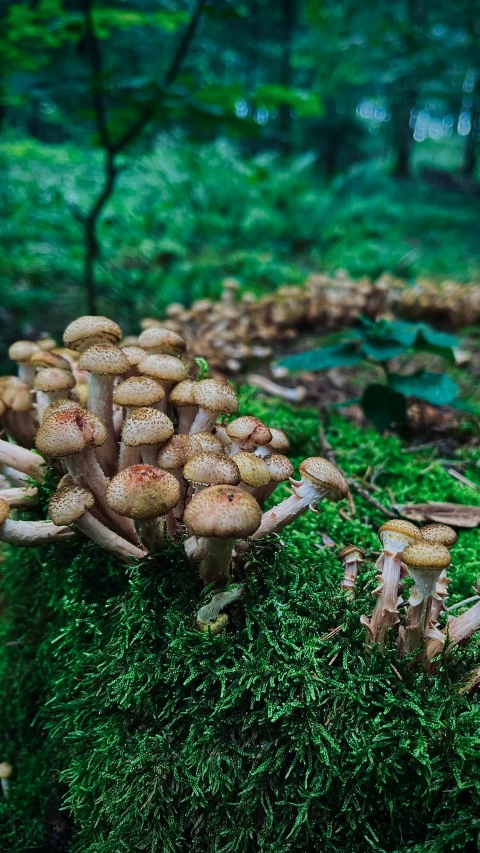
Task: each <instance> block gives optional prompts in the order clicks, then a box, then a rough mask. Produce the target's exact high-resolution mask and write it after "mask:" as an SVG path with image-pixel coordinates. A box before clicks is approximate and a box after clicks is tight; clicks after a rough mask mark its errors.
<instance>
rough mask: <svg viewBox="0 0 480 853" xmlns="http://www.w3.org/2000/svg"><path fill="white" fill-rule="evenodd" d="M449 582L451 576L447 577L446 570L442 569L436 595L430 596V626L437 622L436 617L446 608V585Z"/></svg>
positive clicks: (447, 585)
mask: <svg viewBox="0 0 480 853" xmlns="http://www.w3.org/2000/svg"><path fill="white" fill-rule="evenodd" d="M450 583H451V578H449V577H447V570H446V569H443V570H442V573H441V575H440V577H439V578H438V581H437V588H436V595H435V598H432V604H431V608H430V623H431V625H432V626H434V625H436V624H437V623H438V617H439V616H440V613H442V611H444V610H446V606H445V601H446V599H447V598H448V587H449V585H450Z"/></svg>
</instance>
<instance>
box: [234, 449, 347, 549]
mask: <svg viewBox="0 0 480 853" xmlns="http://www.w3.org/2000/svg"><path fill="white" fill-rule="evenodd" d="M299 471H300V474H301V480H300V481H299V482H297V481H295V480H291V481H290V482H291V483H292V487H293V495H291V496H290V497H288V498H285V500H283V501H282V502H281V503H280V504H277V506H274V507H272V509H269V510H268V511H267V512H264V513H263V516H262V523H261V525H260V526H259V528H258V529H257V530H256V532H255V533H254V534H253V535H252V537H251V538H252V539H263V537H264V536H268V535H269V534H270V533H278V531H280V530H283V528H284V527H286V525H287V524H290V523H291V522H292V521H294V520H295V519H296V518H298V517H299V516H300V515H302V513H304V512H306V510H307V509H309V508H311V507H315V505H316V504H317V503H320V501H322V500H325V499H326V500H329V501H341V500H343V498H345V497H346V496H347V494H348V483H347V481H346V480H345V477H344V476H343V474H342V473H341V471H339V470H338V468H337V467H336V465H333V463H332V462H329V461H328V459H324V458H323V457H322V456H311V457H309V458H308V459H304V460H303V462H301V463H300V465H299Z"/></svg>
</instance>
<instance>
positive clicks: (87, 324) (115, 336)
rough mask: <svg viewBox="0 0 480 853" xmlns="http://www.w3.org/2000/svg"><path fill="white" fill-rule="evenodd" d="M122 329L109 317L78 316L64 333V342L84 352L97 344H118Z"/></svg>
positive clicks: (71, 347)
mask: <svg viewBox="0 0 480 853" xmlns="http://www.w3.org/2000/svg"><path fill="white" fill-rule="evenodd" d="M121 338H122V330H121V328H120V326H118V325H117V323H114V322H113V320H109V319H108V317H92V316H88V315H86V316H84V317H77V319H76V320H74V321H73V322H72V323H70V324H69V325H68V326H67V328H66V329H65V331H64V333H63V343H64V344H65V346H66V347H68V349H73V350H76V351H77V352H84V350H86V349H88V348H89V347H91V346H94V345H95V344H117V343H118V341H120V340H121Z"/></svg>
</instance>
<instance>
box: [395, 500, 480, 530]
mask: <svg viewBox="0 0 480 853" xmlns="http://www.w3.org/2000/svg"><path fill="white" fill-rule="evenodd" d="M398 510H399V512H401V514H402V515H403V516H404V518H409V519H410V520H411V521H437V522H439V523H440V524H450V525H452V527H476V526H477V525H478V524H480V506H469V505H465V504H454V503H435V502H431V503H427V504H407V505H406V506H400V507H398Z"/></svg>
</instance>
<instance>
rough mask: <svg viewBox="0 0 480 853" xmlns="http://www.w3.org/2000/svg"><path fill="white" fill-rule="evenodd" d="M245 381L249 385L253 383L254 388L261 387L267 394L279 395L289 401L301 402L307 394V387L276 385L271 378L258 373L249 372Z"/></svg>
mask: <svg viewBox="0 0 480 853" xmlns="http://www.w3.org/2000/svg"><path fill="white" fill-rule="evenodd" d="M247 382H248V384H249V385H253V387H254V388H261V390H262V391H265V392H266V393H267V394H272V396H275V397H280V398H281V399H282V400H288V401H289V402H290V403H301V402H302V400H304V399H305V397H306V394H307V389H306V388H304V387H303V385H297V386H296V387H295V388H285V387H284V386H283V385H278V384H277V383H276V382H272V380H271V379H267V377H266V376H261V375H260V374H258V373H249V374H248V376H247Z"/></svg>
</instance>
